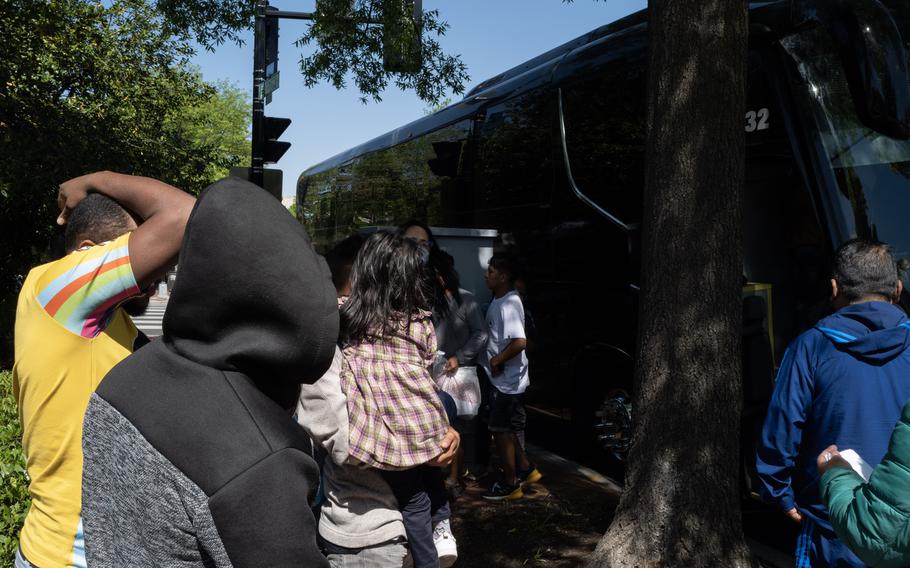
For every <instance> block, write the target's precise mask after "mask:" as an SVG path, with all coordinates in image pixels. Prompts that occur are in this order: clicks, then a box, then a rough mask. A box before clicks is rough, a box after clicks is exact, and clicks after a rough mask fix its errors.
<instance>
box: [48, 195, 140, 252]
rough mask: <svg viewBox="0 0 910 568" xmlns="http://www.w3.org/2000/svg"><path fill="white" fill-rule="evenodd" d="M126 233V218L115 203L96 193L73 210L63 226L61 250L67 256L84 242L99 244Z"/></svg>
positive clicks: (128, 215) (126, 214) (121, 208)
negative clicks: (64, 226)
mask: <svg viewBox="0 0 910 568" xmlns="http://www.w3.org/2000/svg"><path fill="white" fill-rule="evenodd" d="M129 229H130V214H129V213H127V212H126V209H124V208H123V207H121V206H120V204H119V203H117V202H116V201H114V200H113V199H111V198H110V197H107V196H105V195H101V194H100V193H90V194H89V195H88V196H87V197H86V198H85V199H83V200H82V201H80V202H79V204H78V205H76V207H74V208H73V212H72V214H70V217H69V221H68V222H67V224H66V234H65V236H64V246H65V247H66V252H67V253H70V252H72V251H74V250H76V249H77V248H78V247H79V243H81V242H82V241H85V240H89V241H92V242H93V243H96V244H100V243H104V242H107V241H110V240H113V239H116V238H117V237H119V236H120V235H122V234H123V233H126V232H127V231H128V230H129Z"/></svg>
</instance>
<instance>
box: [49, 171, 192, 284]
mask: <svg viewBox="0 0 910 568" xmlns="http://www.w3.org/2000/svg"><path fill="white" fill-rule="evenodd" d="M92 192H96V193H101V194H103V195H106V196H108V197H110V198H111V199H113V200H114V201H116V202H118V203H119V204H120V205H122V206H123V207H124V208H125V209H128V210H129V211H131V212H132V213H134V214H136V215H137V216H139V217H140V219H141V221H142V223H141V224H140V225H139V227H138V228H137V229H136V230H135V231H133V234H132V235H130V241H129V253H130V264H131V266H132V269H133V276H134V277H135V278H136V282H137V283H138V284H139V287H140V288H143V289H144V288H146V287H148V286H149V285H151V284H152V283H154V281H155V280H158V279H160V278H162V277H163V276H164V272H165V270H166V269H167V268H168V267H170V266H173V265H174V263H176V261H177V254H178V253H179V252H180V245H181V243H182V242H183V232H184V229H185V228H186V222H187V219H189V216H190V212H191V211H192V209H193V205H194V204H195V203H196V199H195V198H194V197H193V196H192V195H190V194H188V193H185V192H183V191H180V190H179V189H177V188H176V187H173V186H171V185H168V184H166V183H164V182H162V181H158V180H155V179H152V178H147V177H139V176H130V175H125V174H117V173H113V172H96V173H93V174H88V175H84V176H81V177H78V178H74V179H71V180H69V181H67V182H65V183H63V184H62V185H61V186H60V193H59V196H58V198H57V203H58V205H59V206H60V216H59V217H58V218H57V223H58V224H60V225H63V224H66V222H67V220H68V218H69V215H70V213H71V212H72V210H73V208H74V207H75V206H76V205H77V204H78V203H79V202H80V201H82V200H83V199H85V196H86V195H88V194H89V193H92Z"/></svg>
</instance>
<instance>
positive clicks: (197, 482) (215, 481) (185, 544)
mask: <svg viewBox="0 0 910 568" xmlns="http://www.w3.org/2000/svg"><path fill="white" fill-rule="evenodd" d="M179 266H180V276H179V281H178V283H177V285H176V288H175V290H174V293H173V295H172V296H171V299H170V302H169V304H168V307H167V311H166V313H165V316H164V336H163V340H161V341H155V342H152V343H151V344H150V345H148V346H146V347H144V348H143V349H141V350H139V351H137V352H136V353H135V354H134V355H132V356H130V357H128V358H126V359H125V360H124V361H123V362H122V363H120V364H119V365H117V366H116V367H114V369H112V370H111V372H110V373H108V375H107V376H106V377H105V379H104V380H103V381H102V383H101V384H100V385H99V387H98V390H97V391H96V393H95V394H94V395H92V399H91V401H90V403H89V406H88V410H87V412H86V417H85V424H84V430H83V453H84V458H85V460H84V467H83V482H82V493H83V494H82V500H83V512H82V516H83V525H84V533H85V544H86V556H87V560H88V565H89V566H92V567H93V568H98V567H107V566H111V567H113V566H118V567H119V566H149V567H151V566H155V567H158V566H181V567H183V566H186V567H190V566H193V567H195V566H217V567H221V566H235V567H248V566H263V567H266V566H267V567H280V566H325V565H326V562H325V560H324V559H323V557H322V555H321V554H320V553H319V550H318V548H317V546H316V527H315V523H314V519H313V515H312V513H311V512H310V508H309V504H308V503H309V499H310V497H311V494H312V492H313V491H314V489H315V487H316V483H317V476H318V472H317V468H316V465H315V463H314V462H313V460H312V459H311V457H310V455H309V451H310V448H309V443H308V440H307V437H306V434H305V433H304V432H303V431H302V430H301V429H300V427H299V426H297V424H296V423H295V422H294V421H293V420H292V419H291V417H290V414H289V413H288V412H287V410H286V409H287V408H290V407H291V406H292V405H293V404H294V402H295V401H296V397H297V390H298V388H299V385H300V383H302V382H306V383H311V382H313V381H315V380H316V379H318V378H319V377H320V376H321V375H322V373H323V372H324V371H325V370H326V369H327V368H328V366H329V364H330V363H331V361H332V356H333V354H334V346H335V341H336V338H337V335H338V310H337V305H336V301H335V290H334V287H333V286H332V282H331V278H330V275H329V271H328V268H327V266H326V264H325V262H324V261H323V260H322V258H320V257H319V256H318V255H316V253H315V252H314V251H313V248H312V246H311V244H310V242H309V239H308V238H307V235H306V232H305V231H304V230H303V228H302V227H301V226H300V225H299V224H298V223H297V222H296V221H294V219H293V218H292V217H291V216H290V215H289V214H288V213H287V211H286V210H285V209H284V208H283V207H282V206H281V205H280V204H279V203H278V201H276V200H275V199H274V198H273V197H271V196H269V195H268V194H266V193H265V192H264V191H262V190H261V189H259V188H257V187H256V186H253V185H252V184H249V183H247V182H244V181H241V180H239V179H235V178H228V179H226V180H222V181H220V182H218V183H216V184H214V185H212V186H211V187H209V188H208V189H206V190H205V191H204V192H203V193H202V195H201V196H200V198H199V200H198V202H197V203H196V207H195V209H194V210H193V213H192V215H191V216H190V220H189V223H188V224H187V230H186V236H185V238H184V242H183V248H182V250H181V251H180V264H179Z"/></svg>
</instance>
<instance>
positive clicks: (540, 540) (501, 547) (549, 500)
mask: <svg viewBox="0 0 910 568" xmlns="http://www.w3.org/2000/svg"><path fill="white" fill-rule="evenodd" d="M528 455H529V456H530V457H531V459H532V461H534V462H536V463H537V465H538V468H539V469H540V471H541V473H543V478H542V479H541V480H540V482H538V483H534V484H532V485H530V486H528V488H527V489H526V490H525V497H524V498H523V499H519V500H516V501H499V502H490V501H486V500H484V499H483V498H482V497H481V495H483V492H484V490H485V489H486V488H487V487H488V486H489V485H490V484H491V483H492V482H493V480H492V479H481V480H480V481H479V483H476V484H469V485H468V489H467V491H466V492H465V494H464V495H462V496H461V497H459V498H458V500H457V501H455V503H454V507H453V517H452V529H453V531H454V533H455V537H456V538H457V539H458V563H457V564H456V567H462V568H475V567H476V568H480V567H483V568H486V567H488V566H495V567H497V568H499V567H502V568H527V567H547V568H569V567H573V568H574V567H578V566H584V565H585V564H586V563H587V561H588V560H589V559H590V555H591V553H592V552H594V549H595V548H596V547H597V543H598V542H599V541H600V538H601V536H603V533H604V532H605V531H606V530H607V527H608V526H609V525H610V521H612V520H613V513H614V511H615V510H616V506H617V505H618V504H619V497H620V494H621V492H622V488H621V487H619V486H618V485H617V484H616V483H614V482H613V481H612V480H611V479H609V478H607V477H604V476H602V475H600V474H598V473H597V472H595V471H592V470H590V469H588V468H586V467H583V466H580V465H578V464H576V463H574V462H571V461H569V460H566V459H563V458H561V457H559V456H557V455H555V454H553V453H551V452H548V451H547V450H544V449H541V448H537V447H534V446H533V445H530V444H529V445H528ZM755 520H758V522H759V523H761V524H765V523H769V522H771V523H773V522H780V519H779V518H778V517H777V516H774V517H772V518H764V517H762V518H761V519H760V520H759V519H755ZM747 534H748V533H747ZM746 540H747V543H748V544H749V546H750V548H751V549H752V552H753V554H754V555H755V556H756V558H757V559H758V561H759V563H760V566H762V567H765V568H784V567H787V568H789V567H791V566H793V557H792V556H790V555H788V554H786V553H784V552H781V551H780V550H777V549H775V548H772V547H770V546H767V545H765V544H762V543H760V542H758V541H756V540H754V539H752V538H747V539H746Z"/></svg>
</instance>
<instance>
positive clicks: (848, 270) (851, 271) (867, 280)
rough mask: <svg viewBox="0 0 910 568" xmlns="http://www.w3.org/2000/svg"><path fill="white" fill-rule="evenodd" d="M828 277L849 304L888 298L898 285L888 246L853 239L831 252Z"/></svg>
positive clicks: (895, 266) (892, 258)
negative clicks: (869, 299) (831, 259)
mask: <svg viewBox="0 0 910 568" xmlns="http://www.w3.org/2000/svg"><path fill="white" fill-rule="evenodd" d="M831 277H832V278H833V279H834V280H835V281H836V282H837V288H838V291H839V293H840V294H841V295H843V297H844V299H845V300H847V301H848V302H855V301H857V300H860V299H862V298H865V297H868V296H880V297H882V298H885V299H889V298H891V296H892V295H893V294H894V289H895V287H896V286H897V280H898V275H897V265H896V264H895V263H894V257H893V256H891V248H890V247H889V246H888V245H886V244H884V243H879V242H875V241H866V240H862V239H854V240H852V241H847V242H846V243H844V244H843V245H841V247H840V248H839V249H837V252H836V253H834V270H833V272H832V274H831Z"/></svg>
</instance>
